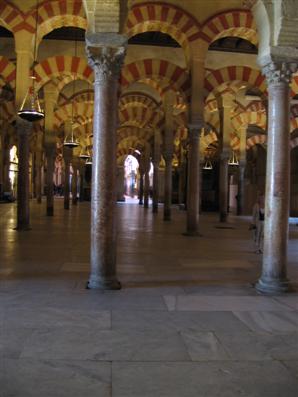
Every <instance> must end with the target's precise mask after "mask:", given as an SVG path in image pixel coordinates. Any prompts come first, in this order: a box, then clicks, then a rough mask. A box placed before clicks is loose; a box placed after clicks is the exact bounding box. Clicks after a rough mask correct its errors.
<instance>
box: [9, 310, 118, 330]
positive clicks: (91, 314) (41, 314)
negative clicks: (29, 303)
mask: <svg viewBox="0 0 298 397" xmlns="http://www.w3.org/2000/svg"><path fill="white" fill-rule="evenodd" d="M4 321H5V326H6V327H7V328H10V327H18V326H21V327H24V328H51V327H60V328H61V327H71V326H74V327H83V328H95V329H109V328H111V313H110V312H109V311H101V310H88V309H86V310H84V311H82V310H75V309H70V308H68V307H62V308H53V307H49V306H46V307H44V308H43V309H42V310H40V311H37V310H34V309H30V308H27V307H26V308H20V307H13V308H7V309H6V312H5V317H4Z"/></svg>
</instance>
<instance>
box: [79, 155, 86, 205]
mask: <svg viewBox="0 0 298 397" xmlns="http://www.w3.org/2000/svg"><path fill="white" fill-rule="evenodd" d="M79 171H80V201H84V187H85V163H84V162H83V160H80V167H79Z"/></svg>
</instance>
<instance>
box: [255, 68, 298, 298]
mask: <svg viewBox="0 0 298 397" xmlns="http://www.w3.org/2000/svg"><path fill="white" fill-rule="evenodd" d="M296 70H297V65H296V64H287V63H285V62H281V63H270V64H268V65H266V66H265V67H264V69H263V72H264V74H265V75H266V78H267V83H268V93H269V109H268V144H267V167H266V201H265V224H264V249H263V252H264V254H263V263H262V275H261V278H260V279H259V281H258V282H257V284H256V289H257V290H258V291H260V292H263V293H271V294H278V293H281V292H285V291H287V290H288V287H289V282H288V280H287V244H288V229H289V226H288V223H289V198H290V141H289V140H290V128H289V121H290V120H289V105H290V88H289V83H290V81H291V76H292V73H293V72H295V71H296Z"/></svg>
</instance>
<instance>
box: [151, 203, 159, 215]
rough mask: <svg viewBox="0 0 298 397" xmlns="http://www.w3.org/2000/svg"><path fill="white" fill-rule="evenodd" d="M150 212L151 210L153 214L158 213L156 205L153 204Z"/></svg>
mask: <svg viewBox="0 0 298 397" xmlns="http://www.w3.org/2000/svg"><path fill="white" fill-rule="evenodd" d="M152 212H153V214H157V213H158V205H153V207H152Z"/></svg>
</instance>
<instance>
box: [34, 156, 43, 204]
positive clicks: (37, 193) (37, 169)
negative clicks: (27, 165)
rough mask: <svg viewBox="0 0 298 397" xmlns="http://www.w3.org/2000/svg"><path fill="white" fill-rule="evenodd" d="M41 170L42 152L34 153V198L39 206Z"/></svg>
mask: <svg viewBox="0 0 298 397" xmlns="http://www.w3.org/2000/svg"><path fill="white" fill-rule="evenodd" d="M41 168H42V152H41V151H37V152H36V153H35V197H36V201H37V203H38V204H41V196H42V194H41Z"/></svg>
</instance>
